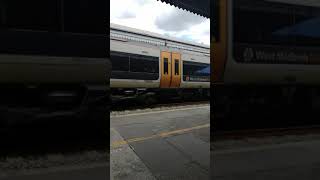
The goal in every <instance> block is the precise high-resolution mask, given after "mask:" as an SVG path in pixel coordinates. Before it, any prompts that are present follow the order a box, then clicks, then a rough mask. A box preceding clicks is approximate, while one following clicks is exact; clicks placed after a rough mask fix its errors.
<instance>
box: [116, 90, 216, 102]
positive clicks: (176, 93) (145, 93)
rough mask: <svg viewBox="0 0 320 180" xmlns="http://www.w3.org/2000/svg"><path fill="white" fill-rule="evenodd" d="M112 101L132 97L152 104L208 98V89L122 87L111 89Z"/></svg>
mask: <svg viewBox="0 0 320 180" xmlns="http://www.w3.org/2000/svg"><path fill="white" fill-rule="evenodd" d="M112 98H113V102H118V101H121V100H123V99H133V100H135V101H137V102H138V103H139V104H143V105H152V104H154V103H158V102H160V103H161V102H162V101H168V100H169V99H170V100H182V101H188V100H209V98H210V89H164V88H131V89H130V88H123V89H120V88H119V89H113V90H112Z"/></svg>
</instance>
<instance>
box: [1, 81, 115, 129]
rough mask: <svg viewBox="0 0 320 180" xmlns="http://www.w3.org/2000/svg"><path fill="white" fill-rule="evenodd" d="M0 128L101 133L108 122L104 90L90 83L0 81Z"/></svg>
mask: <svg viewBox="0 0 320 180" xmlns="http://www.w3.org/2000/svg"><path fill="white" fill-rule="evenodd" d="M0 98H1V102H0V117H1V120H0V128H1V129H2V130H4V131H6V130H9V132H14V131H15V130H17V131H19V130H28V131H32V130H37V129H38V130H40V129H42V128H43V129H44V130H48V129H51V130H56V133H61V131H63V130H66V131H69V132H72V133H75V132H77V131H79V132H81V131H82V132H98V131H100V132H102V131H105V128H106V127H107V125H108V123H109V120H108V119H109V116H108V109H109V107H110V104H109V102H110V100H109V96H108V89H106V87H99V86H94V85H78V84H76V85H70V84H38V85H35V84H33V85H22V84H5V85H4V84H2V87H1V89H0Z"/></svg>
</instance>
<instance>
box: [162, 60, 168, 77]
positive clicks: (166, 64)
mask: <svg viewBox="0 0 320 180" xmlns="http://www.w3.org/2000/svg"><path fill="white" fill-rule="evenodd" d="M168 73H169V69H168V58H163V74H168Z"/></svg>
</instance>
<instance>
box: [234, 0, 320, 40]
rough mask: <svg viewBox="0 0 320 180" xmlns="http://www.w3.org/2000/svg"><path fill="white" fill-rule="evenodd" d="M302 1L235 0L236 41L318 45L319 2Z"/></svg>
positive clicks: (319, 28) (319, 38) (319, 30)
mask: <svg viewBox="0 0 320 180" xmlns="http://www.w3.org/2000/svg"><path fill="white" fill-rule="evenodd" d="M300 4H301V5H298V4H295V3H294V2H290V3H289V2H288V3H280V2H271V1H255V0H235V1H234V18H235V20H234V31H233V32H234V33H235V34H234V38H235V39H234V41H235V42H240V43H259V44H276V45H278V44H279V45H286V46H293V45H317V46H319V44H320V33H319V32H320V27H319V18H320V8H319V7H317V6H316V5H314V6H313V7H312V6H307V5H303V3H300ZM251 17H255V18H253V19H252V18H251ZM248 19H252V20H253V21H248ZM248 32H249V33H248Z"/></svg>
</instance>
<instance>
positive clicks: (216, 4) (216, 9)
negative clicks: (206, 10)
mask: <svg viewBox="0 0 320 180" xmlns="http://www.w3.org/2000/svg"><path fill="white" fill-rule="evenodd" d="M212 3H213V6H210V8H212V9H211V12H213V18H212V23H211V29H212V33H213V36H212V38H213V39H214V41H215V42H219V40H220V31H219V30H220V29H219V28H220V27H219V23H220V0H214V1H213V2H212Z"/></svg>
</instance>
